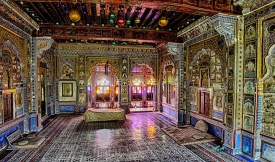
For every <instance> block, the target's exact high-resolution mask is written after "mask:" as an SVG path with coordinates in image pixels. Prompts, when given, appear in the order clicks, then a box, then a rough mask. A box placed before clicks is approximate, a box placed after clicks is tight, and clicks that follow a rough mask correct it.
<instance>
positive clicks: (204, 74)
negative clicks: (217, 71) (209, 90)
mask: <svg viewBox="0 0 275 162" xmlns="http://www.w3.org/2000/svg"><path fill="white" fill-rule="evenodd" d="M200 76H201V77H200V78H201V85H200V86H201V87H209V69H208V68H203V69H201V70H200Z"/></svg>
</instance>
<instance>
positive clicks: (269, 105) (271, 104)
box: [261, 94, 275, 138]
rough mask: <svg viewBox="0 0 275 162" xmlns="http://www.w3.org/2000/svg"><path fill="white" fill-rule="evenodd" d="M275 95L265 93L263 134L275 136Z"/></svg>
mask: <svg viewBox="0 0 275 162" xmlns="http://www.w3.org/2000/svg"><path fill="white" fill-rule="evenodd" d="M274 116H275V95H267V94H266V95H264V97H263V117H262V129H261V134H263V135H266V136H268V137H272V138H275V120H274Z"/></svg>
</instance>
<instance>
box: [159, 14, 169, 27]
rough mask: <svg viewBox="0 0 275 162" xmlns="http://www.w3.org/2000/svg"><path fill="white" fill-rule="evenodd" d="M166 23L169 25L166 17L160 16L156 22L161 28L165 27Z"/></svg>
mask: <svg viewBox="0 0 275 162" xmlns="http://www.w3.org/2000/svg"><path fill="white" fill-rule="evenodd" d="M168 23H169V20H168V19H167V17H166V16H162V17H161V18H160V19H159V21H158V24H159V26H162V27H163V26H166V25H167V24H168Z"/></svg>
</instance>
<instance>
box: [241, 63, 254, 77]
mask: <svg viewBox="0 0 275 162" xmlns="http://www.w3.org/2000/svg"><path fill="white" fill-rule="evenodd" d="M255 63H256V60H255V59H251V60H245V68H244V77H256V64H255Z"/></svg>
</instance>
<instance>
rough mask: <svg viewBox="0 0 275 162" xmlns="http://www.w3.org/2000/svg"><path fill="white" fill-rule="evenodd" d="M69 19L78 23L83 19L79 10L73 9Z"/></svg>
mask: <svg viewBox="0 0 275 162" xmlns="http://www.w3.org/2000/svg"><path fill="white" fill-rule="evenodd" d="M69 18H70V19H71V20H72V21H73V22H78V21H79V20H80V19H81V16H80V14H79V12H78V11H77V9H72V10H71V11H70V13H69Z"/></svg>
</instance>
